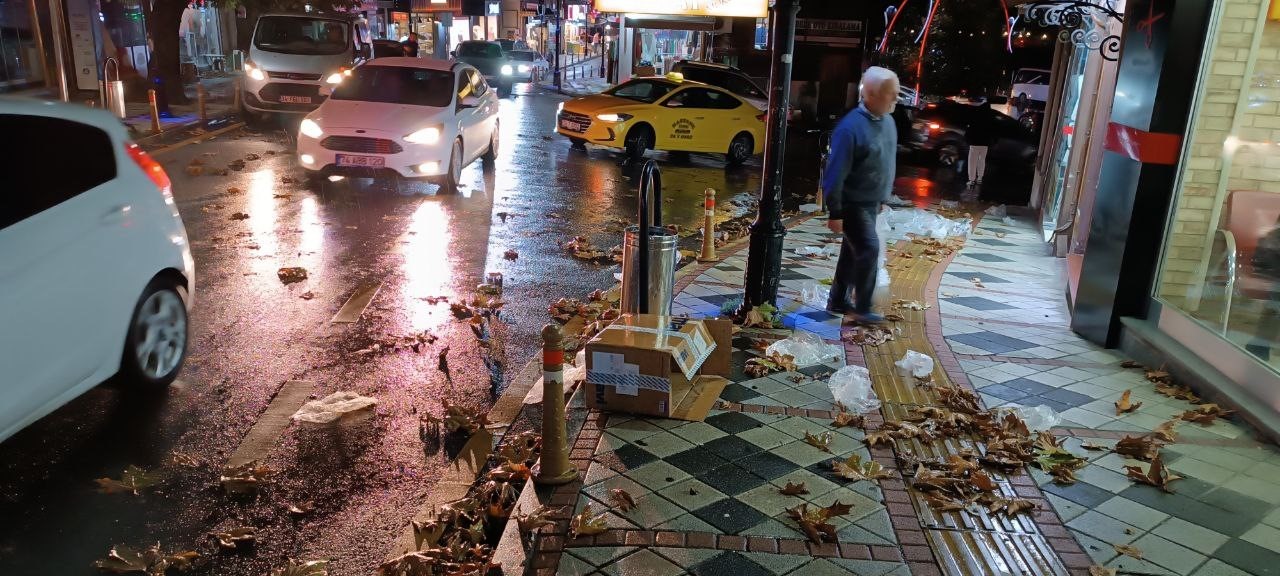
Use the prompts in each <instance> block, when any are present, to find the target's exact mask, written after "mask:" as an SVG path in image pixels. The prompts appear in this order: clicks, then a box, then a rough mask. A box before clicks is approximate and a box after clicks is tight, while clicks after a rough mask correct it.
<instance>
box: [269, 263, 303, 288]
mask: <svg viewBox="0 0 1280 576" xmlns="http://www.w3.org/2000/svg"><path fill="white" fill-rule="evenodd" d="M276 276H278V277H279V278H280V282H282V283H284V284H293V283H295V282H301V281H303V280H306V279H307V269H306V268H301V267H297V266H294V267H286V268H281V269H279V270H277V271H276Z"/></svg>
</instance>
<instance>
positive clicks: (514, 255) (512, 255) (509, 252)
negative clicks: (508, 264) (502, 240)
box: [502, 250, 520, 260]
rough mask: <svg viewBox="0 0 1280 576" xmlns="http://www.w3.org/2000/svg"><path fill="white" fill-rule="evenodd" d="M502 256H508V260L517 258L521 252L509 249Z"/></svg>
mask: <svg viewBox="0 0 1280 576" xmlns="http://www.w3.org/2000/svg"><path fill="white" fill-rule="evenodd" d="M502 257H503V258H506V259H507V260H515V259H516V258H519V257H520V253H519V252H516V251H515V250H507V251H506V252H503V253H502Z"/></svg>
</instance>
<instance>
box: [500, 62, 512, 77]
mask: <svg viewBox="0 0 1280 576" xmlns="http://www.w3.org/2000/svg"><path fill="white" fill-rule="evenodd" d="M502 74H503V75H504V76H510V75H511V65H510V64H503V65H502Z"/></svg>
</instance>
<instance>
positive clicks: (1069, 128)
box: [1011, 49, 1090, 240]
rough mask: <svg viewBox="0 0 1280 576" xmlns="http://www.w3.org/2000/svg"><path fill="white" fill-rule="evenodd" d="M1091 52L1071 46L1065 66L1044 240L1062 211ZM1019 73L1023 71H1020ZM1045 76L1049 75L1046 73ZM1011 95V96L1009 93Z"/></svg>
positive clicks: (1051, 232) (1043, 223) (1047, 237)
mask: <svg viewBox="0 0 1280 576" xmlns="http://www.w3.org/2000/svg"><path fill="white" fill-rule="evenodd" d="M1089 54H1090V51H1089V50H1087V49H1074V50H1073V52H1072V55H1071V60H1070V63H1069V64H1067V67H1066V68H1065V69H1064V72H1065V73H1066V74H1067V78H1066V82H1064V83H1063V87H1064V93H1063V94H1062V99H1061V100H1059V104H1060V105H1061V106H1062V110H1061V113H1060V115H1059V118H1060V121H1059V123H1058V125H1057V126H1055V127H1054V128H1055V133H1056V134H1058V135H1059V136H1058V137H1057V138H1056V139H1055V140H1054V141H1055V142H1057V146H1056V147H1055V148H1054V149H1053V151H1052V155H1053V156H1052V168H1051V169H1052V180H1051V182H1050V186H1049V190H1048V192H1049V194H1048V196H1047V197H1046V198H1045V204H1044V206H1045V211H1044V220H1043V222H1042V225H1043V227H1044V235H1045V240H1048V239H1049V238H1051V237H1052V236H1053V231H1054V230H1056V229H1057V228H1058V224H1059V218H1060V216H1061V211H1062V196H1063V192H1064V191H1065V190H1066V187H1067V176H1068V171H1069V169H1070V162H1069V160H1070V158H1071V146H1072V144H1073V142H1074V141H1075V138H1074V135H1075V130H1076V116H1077V114H1078V113H1079V111H1080V88H1081V86H1082V85H1083V83H1084V70H1085V63H1086V62H1087V61H1088V57H1089ZM1019 72H1020V73H1021V72H1022V71H1019ZM1045 76H1048V74H1045ZM1019 80H1022V79H1021V78H1017V77H1015V78H1014V84H1017V83H1018V82H1019ZM1011 96H1014V95H1013V94H1011Z"/></svg>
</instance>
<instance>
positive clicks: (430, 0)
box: [412, 0, 462, 14]
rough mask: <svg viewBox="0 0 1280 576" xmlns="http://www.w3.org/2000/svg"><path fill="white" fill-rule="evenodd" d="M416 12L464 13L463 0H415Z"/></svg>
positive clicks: (414, 9) (414, 7)
mask: <svg viewBox="0 0 1280 576" xmlns="http://www.w3.org/2000/svg"><path fill="white" fill-rule="evenodd" d="M412 6H413V8H412V10H413V11H414V12H455V13H457V14H462V0H413V5H412Z"/></svg>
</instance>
